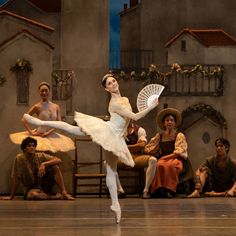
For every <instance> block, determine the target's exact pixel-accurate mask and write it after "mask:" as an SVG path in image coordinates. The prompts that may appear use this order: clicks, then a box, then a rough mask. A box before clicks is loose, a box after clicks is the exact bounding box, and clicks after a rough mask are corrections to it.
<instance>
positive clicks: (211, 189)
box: [188, 138, 236, 198]
mask: <svg viewBox="0 0 236 236" xmlns="http://www.w3.org/2000/svg"><path fill="white" fill-rule="evenodd" d="M215 147H216V155H214V156H212V157H210V158H208V159H207V160H206V161H205V162H204V163H203V164H202V165H201V166H200V168H199V169H197V171H196V184H195V190H194V191H193V193H192V194H190V195H189V196H188V197H190V198H192V197H200V195H201V194H202V193H205V194H204V195H205V196H225V197H233V196H236V162H235V160H232V159H231V158H230V157H229V156H228V152H229V149H230V143H229V141H228V140H227V139H224V138H218V139H216V141H215Z"/></svg>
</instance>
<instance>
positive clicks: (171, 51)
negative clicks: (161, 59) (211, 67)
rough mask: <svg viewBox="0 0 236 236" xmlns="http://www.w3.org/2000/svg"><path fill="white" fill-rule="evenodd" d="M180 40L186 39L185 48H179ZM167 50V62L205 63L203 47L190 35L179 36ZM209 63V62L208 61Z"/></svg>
mask: <svg viewBox="0 0 236 236" xmlns="http://www.w3.org/2000/svg"><path fill="white" fill-rule="evenodd" d="M181 40H185V41H186V50H185V51H182V50H181ZM167 51H168V64H172V63H179V64H197V63H202V64H204V63H205V55H204V52H205V51H204V47H203V46H202V45H201V44H200V43H199V42H198V41H196V39H194V38H193V37H192V36H189V35H183V36H182V37H179V38H178V39H177V40H176V41H175V42H174V43H173V44H172V45H170V47H168V48H167ZM208 64H211V62H208Z"/></svg>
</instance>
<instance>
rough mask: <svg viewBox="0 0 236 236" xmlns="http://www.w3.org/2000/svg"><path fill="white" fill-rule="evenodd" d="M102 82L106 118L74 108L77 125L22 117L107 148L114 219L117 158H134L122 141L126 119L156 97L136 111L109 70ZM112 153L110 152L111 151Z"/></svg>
mask: <svg viewBox="0 0 236 236" xmlns="http://www.w3.org/2000/svg"><path fill="white" fill-rule="evenodd" d="M102 85H103V87H104V88H105V90H106V91H107V92H109V93H110V95H111V99H110V102H109V107H108V111H109V113H110V120H109V121H104V120H102V119H100V118H97V117H93V116H89V115H86V114H83V113H80V112H75V116H74V120H75V121H76V123H77V125H78V126H73V125H70V124H68V123H65V122H62V121H41V120H39V119H37V118H35V117H32V116H30V115H29V114H24V119H26V121H27V122H29V123H31V124H33V125H40V126H48V127H52V128H56V129H61V130H64V131H66V132H68V133H70V134H73V135H76V136H84V135H90V136H91V138H92V140H93V141H94V142H96V143H98V144H99V145H101V146H102V147H103V149H105V150H106V151H108V152H107V153H106V154H109V155H106V157H105V160H106V173H107V175H106V185H107V187H108V189H109V192H110V196H111V201H112V205H111V206H110V209H111V211H113V213H114V214H115V220H116V223H119V222H120V219H121V208H120V204H119V201H118V196H117V195H118V194H117V183H116V176H117V175H118V174H117V161H118V159H119V160H120V161H122V162H123V163H125V164H126V165H128V166H131V167H133V166H134V161H133V158H132V156H131V154H130V152H129V149H128V147H127V145H126V142H125V135H126V130H127V127H128V124H129V122H130V119H132V120H135V121H136V120H139V119H141V118H143V117H144V116H145V115H147V114H148V112H150V111H151V110H152V109H154V108H155V107H156V106H157V105H158V104H159V102H158V99H155V100H153V102H152V103H151V104H150V106H149V107H148V108H146V109H144V110H142V111H140V112H138V113H134V112H132V108H131V105H130V103H129V100H128V98H126V97H122V96H121V94H120V90H119V84H118V82H117V80H116V79H115V78H114V76H113V75H112V74H107V75H105V76H104V77H103V79H102ZM112 154H114V155H112Z"/></svg>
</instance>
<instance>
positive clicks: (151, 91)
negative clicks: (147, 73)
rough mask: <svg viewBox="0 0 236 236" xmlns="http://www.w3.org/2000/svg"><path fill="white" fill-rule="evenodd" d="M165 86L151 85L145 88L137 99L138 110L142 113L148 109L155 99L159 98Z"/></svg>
mask: <svg viewBox="0 0 236 236" xmlns="http://www.w3.org/2000/svg"><path fill="white" fill-rule="evenodd" d="M164 88H165V87H164V86H163V85H161V84H149V85H147V86H145V87H144V88H143V89H142V90H141V91H140V92H139V94H138V97H137V108H138V110H139V111H142V110H144V109H146V108H148V107H149V106H150V105H151V103H152V102H153V100H154V99H156V98H159V96H160V95H161V93H162V91H163V90H164Z"/></svg>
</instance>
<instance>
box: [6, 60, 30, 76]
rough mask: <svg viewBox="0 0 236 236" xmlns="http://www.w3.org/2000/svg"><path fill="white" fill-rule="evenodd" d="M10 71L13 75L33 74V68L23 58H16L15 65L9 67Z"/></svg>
mask: <svg viewBox="0 0 236 236" xmlns="http://www.w3.org/2000/svg"><path fill="white" fill-rule="evenodd" d="M10 71H12V72H14V73H19V72H25V73H27V74H29V73H33V68H32V65H31V63H30V62H29V61H28V60H26V59H24V58H18V59H17V60H16V63H15V64H14V65H13V66H11V68H10Z"/></svg>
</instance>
